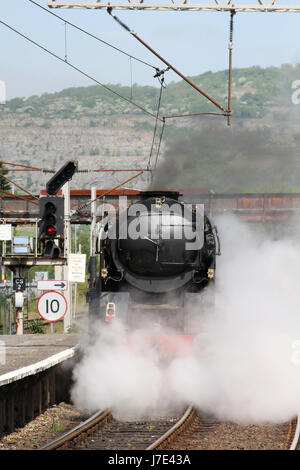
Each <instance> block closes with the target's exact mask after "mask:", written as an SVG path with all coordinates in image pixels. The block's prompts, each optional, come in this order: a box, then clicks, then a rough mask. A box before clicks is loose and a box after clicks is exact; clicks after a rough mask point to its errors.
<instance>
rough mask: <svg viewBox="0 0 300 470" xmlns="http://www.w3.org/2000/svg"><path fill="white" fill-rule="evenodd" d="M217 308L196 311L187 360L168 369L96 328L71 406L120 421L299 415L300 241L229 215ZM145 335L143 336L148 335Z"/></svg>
mask: <svg viewBox="0 0 300 470" xmlns="http://www.w3.org/2000/svg"><path fill="white" fill-rule="evenodd" d="M217 225H218V229H219V233H220V236H221V240H222V255H221V257H220V258H219V259H218V260H217V261H218V265H217V279H216V284H215V305H214V307H213V308H212V309H211V311H209V312H207V311H206V312H202V311H201V310H200V307H199V315H201V316H202V321H201V327H200V330H199V331H198V332H197V338H196V341H195V352H194V354H193V355H192V356H185V357H179V358H173V360H171V361H170V362H169V363H167V364H166V363H165V361H162V360H161V358H160V357H159V354H158V353H157V352H154V351H148V353H147V352H145V351H144V352H143V353H141V350H142V349H141V345H143V344H144V339H143V335H142V334H141V333H139V332H136V342H135V347H134V348H133V349H132V348H131V349H129V348H128V347H127V345H126V340H125V334H124V328H123V327H122V325H118V324H115V325H114V326H112V327H110V328H107V329H105V330H104V329H103V328H102V329H101V330H99V333H98V339H97V341H96V343H95V344H94V345H93V346H90V347H89V348H87V350H86V351H85V355H84V358H83V360H82V361H81V362H80V363H79V364H78V365H77V367H76V369H75V373H74V379H75V385H74V388H73V393H72V395H73V400H74V402H75V404H76V405H77V406H79V407H81V408H84V409H86V410H89V411H94V410H97V409H101V408H106V407H112V408H113V410H114V411H115V412H116V413H118V414H120V415H123V416H126V415H130V414H134V415H136V414H139V415H142V414H148V413H153V412H154V411H155V410H161V409H168V408H170V407H173V406H175V405H180V404H182V405H184V404H193V405H195V406H196V407H197V408H199V409H200V410H202V411H204V412H208V413H211V414H213V415H215V416H216V417H217V418H220V419H227V420H233V421H236V422H242V423H265V422H282V421H285V420H288V419H290V418H291V417H292V416H293V415H294V414H296V413H297V412H299V411H300V290H299V284H300V256H299V253H300V243H299V242H298V240H297V238H296V237H295V238H292V237H291V236H281V238H280V239H278V238H274V237H272V236H270V235H268V236H266V235H265V234H263V233H262V232H261V231H259V230H257V228H254V227H253V228H251V227H250V226H247V225H245V224H243V223H241V222H240V221H237V220H236V219H235V218H234V217H233V216H225V217H221V218H219V220H217ZM145 333H147V332H145V331H144V332H143V334H145Z"/></svg>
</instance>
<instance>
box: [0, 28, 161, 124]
mask: <svg viewBox="0 0 300 470" xmlns="http://www.w3.org/2000/svg"><path fill="white" fill-rule="evenodd" d="M0 24H2V25H3V26H5V27H6V28H8V29H10V30H11V31H13V32H14V33H16V34H17V35H19V36H21V37H22V38H23V39H26V40H27V41H29V42H30V43H31V44H34V45H35V46H37V47H39V48H40V49H42V50H43V51H44V52H46V53H48V54H50V55H51V56H52V57H54V58H55V59H57V60H59V61H61V62H63V63H64V64H66V65H68V66H69V67H71V68H72V69H73V70H76V71H77V72H79V73H81V75H83V76H84V77H86V78H88V79H90V80H92V81H93V82H95V83H97V85H100V86H102V87H103V88H104V89H105V90H107V91H109V92H110V93H112V94H114V95H116V96H118V97H119V98H121V99H122V100H124V101H126V102H127V103H129V104H131V105H132V106H135V107H136V108H138V109H139V110H140V111H142V112H143V113H145V114H148V115H149V116H151V117H152V118H154V119H156V115H155V114H153V113H151V112H150V111H148V110H147V109H145V108H143V106H140V105H139V104H137V103H135V102H134V101H132V100H130V99H128V98H126V97H125V96H123V95H121V94H120V93H118V92H117V91H115V90H113V89H112V88H110V87H109V86H107V85H104V84H103V83H101V82H100V81H99V80H97V79H96V78H94V77H93V76H91V75H89V74H88V73H86V72H84V71H83V70H81V69H80V68H79V67H77V66H76V65H74V64H72V63H71V62H69V61H68V62H66V61H65V60H64V59H63V58H62V57H60V56H58V55H57V54H54V52H52V51H50V50H49V49H47V48H46V47H44V46H42V45H41V44H39V43H37V42H36V41H34V40H33V39H31V38H29V37H28V36H26V35H25V34H23V33H21V32H20V31H18V30H17V29H15V28H13V27H12V26H10V25H8V24H7V23H5V22H4V21H2V20H0ZM158 119H159V120H160V121H162V118H158Z"/></svg>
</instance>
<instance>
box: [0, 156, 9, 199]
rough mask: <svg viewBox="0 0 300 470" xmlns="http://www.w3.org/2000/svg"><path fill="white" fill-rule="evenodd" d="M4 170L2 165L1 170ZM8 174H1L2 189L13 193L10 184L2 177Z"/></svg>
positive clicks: (0, 187) (0, 186) (0, 165)
mask: <svg viewBox="0 0 300 470" xmlns="http://www.w3.org/2000/svg"><path fill="white" fill-rule="evenodd" d="M0 158H1V157H0ZM2 168H3V164H2V163H0V170H1V169H2ZM6 173H7V171H4V172H2V171H1V172H0V189H4V190H5V191H11V185H10V183H9V182H8V181H7V180H6V179H5V178H2V176H1V175H5V174H6Z"/></svg>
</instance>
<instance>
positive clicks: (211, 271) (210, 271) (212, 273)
mask: <svg viewBox="0 0 300 470" xmlns="http://www.w3.org/2000/svg"><path fill="white" fill-rule="evenodd" d="M207 277H208V279H213V278H214V277H215V270H214V269H213V268H209V269H208V270H207Z"/></svg>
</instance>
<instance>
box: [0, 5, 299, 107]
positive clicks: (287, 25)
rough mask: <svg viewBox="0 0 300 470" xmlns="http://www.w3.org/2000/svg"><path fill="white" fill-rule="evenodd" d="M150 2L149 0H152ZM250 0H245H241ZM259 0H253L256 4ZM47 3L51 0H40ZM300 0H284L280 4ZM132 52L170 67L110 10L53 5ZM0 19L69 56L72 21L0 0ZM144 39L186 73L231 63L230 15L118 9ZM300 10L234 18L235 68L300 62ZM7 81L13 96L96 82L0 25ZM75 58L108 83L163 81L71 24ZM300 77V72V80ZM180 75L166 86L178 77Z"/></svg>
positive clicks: (0, 72) (2, 76)
mask: <svg viewBox="0 0 300 470" xmlns="http://www.w3.org/2000/svg"><path fill="white" fill-rule="evenodd" d="M145 1H148V0H145ZM241 1H243V0H241ZM251 1H253V2H254V1H255V0H247V2H246V3H250V2H251ZM36 2H38V3H40V4H41V5H43V6H45V7H46V6H47V1H46V0H36ZM293 2H294V3H295V4H299V0H281V4H284V3H285V4H291V3H293ZM51 11H53V12H54V13H56V14H58V15H59V16H61V17H63V18H65V19H67V20H68V21H71V22H73V23H75V24H76V25H78V26H80V27H81V28H84V29H86V30H88V31H90V32H91V33H93V34H95V35H97V36H99V37H100V38H102V39H103V40H105V41H107V42H110V43H112V44H113V45H115V46H116V47H119V48H121V49H123V50H125V51H126V52H128V53H129V54H132V55H135V56H137V57H139V58H140V59H142V60H146V61H147V62H149V63H151V64H152V65H154V66H159V67H164V65H163V64H162V63H160V62H159V60H158V59H157V58H156V57H154V56H153V55H151V54H150V53H149V52H148V51H147V50H146V49H145V48H144V47H143V46H142V45H141V44H139V43H138V42H137V41H136V39H134V38H133V37H132V36H131V35H130V34H129V33H128V32H126V31H125V30H124V29H122V28H121V27H120V26H119V25H118V24H117V23H116V22H115V21H114V20H113V19H112V18H111V17H110V16H109V15H108V14H107V12H106V11H105V10H81V9H76V10H74V9H73V10H63V9H56V10H51ZM0 12H1V16H0V19H1V21H4V22H5V23H7V24H9V25H10V26H12V27H14V28H15V29H17V30H19V31H20V32H22V33H23V34H25V35H28V36H29V37H30V38H31V39H33V40H34V41H36V42H39V43H40V44H41V45H43V46H44V47H46V48H49V49H51V51H53V52H54V53H55V54H57V55H59V56H60V57H62V58H64V57H65V26H64V23H63V22H61V21H59V20H58V19H56V18H54V17H53V16H52V15H50V14H48V13H47V12H45V11H42V10H41V9H39V8H38V7H36V6H35V5H33V4H32V3H30V1H29V0H10V1H8V0H1V6H0ZM115 14H116V15H117V16H118V17H119V18H120V19H122V21H123V22H125V23H126V24H128V25H129V26H130V28H131V29H132V30H134V31H135V32H136V33H137V34H138V35H139V36H140V37H141V38H143V39H144V40H145V41H146V42H148V43H149V44H150V45H151V47H152V48H154V49H155V50H157V52H158V53H160V54H161V55H162V56H163V57H165V58H166V59H167V60H168V61H169V62H171V63H172V64H173V65H174V66H175V67H176V68H178V69H179V70H180V71H181V72H182V73H184V74H185V75H188V76H193V75H197V74H200V73H203V72H206V71H208V70H211V71H218V70H224V69H226V68H227V66H228V36H229V13H224V12H203V11H200V12H191V11H185V12H180V11H178V12H173V11H140V12H139V11H120V10H119V11H115ZM299 23H300V13H238V14H237V15H236V16H235V20H234V40H233V44H234V46H233V67H236V68H240V67H249V66H253V65H259V66H261V67H268V66H272V65H273V66H279V65H281V64H283V63H290V64H296V63H298V62H300V28H299ZM0 43H1V59H0V64H1V67H0V80H1V81H4V82H5V85H6V98H7V99H11V98H14V97H29V96H31V95H40V94H42V93H45V92H47V93H51V92H54V91H59V90H62V89H64V88H68V87H74V86H76V87H77V86H88V85H93V84H94V83H93V82H92V81H91V80H90V79H88V78H85V77H83V76H82V75H80V74H79V73H78V72H76V71H74V70H72V69H71V68H70V67H69V66H68V65H66V64H65V63H63V62H61V61H58V60H57V59H55V58H53V57H51V56H50V55H48V54H47V53H45V52H44V51H42V50H40V49H38V48H37V47H36V46H34V45H33V44H30V43H29V42H27V41H26V40H25V39H23V38H21V37H19V36H18V35H17V34H15V33H14V32H12V31H10V30H9V29H7V28H6V27H5V26H3V25H2V24H0ZM67 57H68V60H69V61H70V62H71V63H73V64H74V65H76V66H77V67H79V68H81V69H82V70H84V71H85V72H86V73H88V74H90V75H92V76H94V77H95V78H96V79H97V80H99V81H100V82H101V83H114V84H117V83H119V84H122V85H130V84H131V82H133V83H137V84H139V85H152V86H158V81H157V79H155V78H153V75H154V74H153V69H151V68H149V67H147V66H144V65H141V64H139V63H138V62H136V61H134V60H133V61H131V63H130V60H129V58H128V57H125V56H123V55H122V54H120V53H118V52H116V51H114V50H113V49H111V48H109V47H107V46H104V45H101V44H99V43H98V42H97V41H95V40H93V39H91V38H88V37H87V36H85V35H83V34H82V33H80V32H78V31H76V30H74V29H73V28H71V27H69V26H68V27H67ZM299 79H300V77H299ZM177 80H179V77H177V76H176V75H175V74H174V73H173V72H171V71H170V72H168V73H167V74H166V83H170V82H171V81H177Z"/></svg>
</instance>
